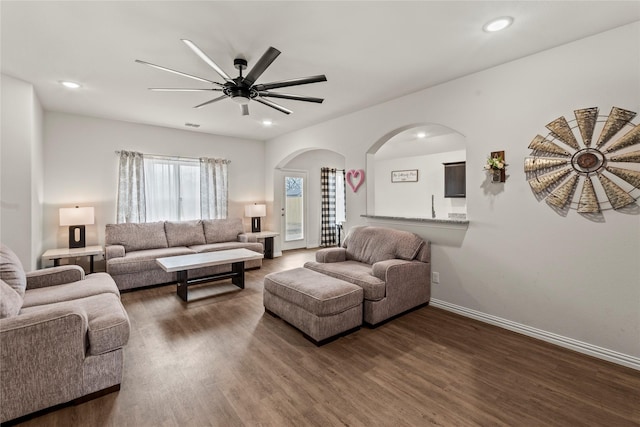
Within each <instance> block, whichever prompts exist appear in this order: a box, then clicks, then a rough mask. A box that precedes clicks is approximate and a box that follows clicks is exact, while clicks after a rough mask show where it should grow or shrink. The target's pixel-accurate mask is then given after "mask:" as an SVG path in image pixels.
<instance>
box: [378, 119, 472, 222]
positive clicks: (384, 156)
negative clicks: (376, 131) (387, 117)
mask: <svg viewBox="0 0 640 427" xmlns="http://www.w3.org/2000/svg"><path fill="white" fill-rule="evenodd" d="M461 162H466V141H465V137H464V135H462V134H461V133H459V132H457V131H456V130H454V129H451V128H449V127H447V126H444V125H441V124H437V123H418V124H410V125H407V126H403V127H401V128H398V129H395V130H393V131H391V132H389V133H387V134H386V135H384V136H383V137H381V138H380V139H379V140H378V141H376V142H375V143H374V144H373V145H372V146H371V148H370V149H369V150H368V151H367V177H368V185H367V215H375V216H391V217H394V216H395V217H404V218H439V219H447V218H449V217H450V216H451V214H458V215H459V214H465V215H466V211H467V206H466V198H465V197H445V191H444V187H445V173H444V168H445V166H444V164H446V163H461ZM463 167H464V166H463ZM394 177H395V179H394Z"/></svg>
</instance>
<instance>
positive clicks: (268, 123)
mask: <svg viewBox="0 0 640 427" xmlns="http://www.w3.org/2000/svg"><path fill="white" fill-rule="evenodd" d="M272 124H273V122H272V121H271V120H269V119H264V120H263V121H262V125H263V126H271V125H272Z"/></svg>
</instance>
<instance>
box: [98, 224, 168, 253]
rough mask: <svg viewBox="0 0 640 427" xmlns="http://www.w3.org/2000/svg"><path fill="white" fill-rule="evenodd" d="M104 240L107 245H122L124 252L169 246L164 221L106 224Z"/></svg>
mask: <svg viewBox="0 0 640 427" xmlns="http://www.w3.org/2000/svg"><path fill="white" fill-rule="evenodd" d="M105 241H106V244H107V245H122V246H124V250H125V251H126V252H131V251H139V250H142V249H158V248H167V247H169V245H168V244H167V236H166V234H165V231H164V221H158V222H147V223H141V224H136V223H125V224H107V226H106V230H105Z"/></svg>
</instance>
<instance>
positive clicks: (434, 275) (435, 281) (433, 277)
mask: <svg viewBox="0 0 640 427" xmlns="http://www.w3.org/2000/svg"><path fill="white" fill-rule="evenodd" d="M431 283H433V284H436V285H437V284H438V283H440V273H438V272H437V271H434V272H432V273H431Z"/></svg>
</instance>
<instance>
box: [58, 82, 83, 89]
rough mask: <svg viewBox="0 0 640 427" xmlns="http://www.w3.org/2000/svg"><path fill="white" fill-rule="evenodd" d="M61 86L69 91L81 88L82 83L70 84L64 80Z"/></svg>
mask: <svg viewBox="0 0 640 427" xmlns="http://www.w3.org/2000/svg"><path fill="white" fill-rule="evenodd" d="M60 84H61V85H62V86H64V87H66V88H69V89H78V88H79V87H80V83H76V82H70V81H68V80H62V81H61V82H60Z"/></svg>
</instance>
